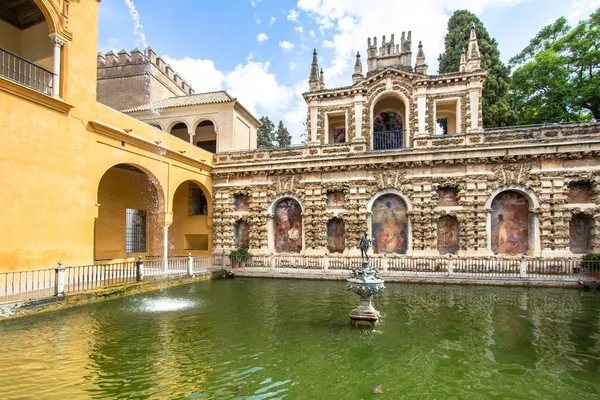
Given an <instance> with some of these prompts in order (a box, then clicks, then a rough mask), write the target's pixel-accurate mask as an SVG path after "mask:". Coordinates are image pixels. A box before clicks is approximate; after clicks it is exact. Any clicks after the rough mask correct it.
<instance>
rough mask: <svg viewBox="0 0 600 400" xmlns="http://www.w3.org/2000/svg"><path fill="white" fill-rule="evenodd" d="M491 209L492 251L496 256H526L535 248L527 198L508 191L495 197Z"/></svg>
mask: <svg viewBox="0 0 600 400" xmlns="http://www.w3.org/2000/svg"><path fill="white" fill-rule="evenodd" d="M491 207H492V215H491V250H492V251H493V252H494V254H509V255H515V254H526V253H527V252H528V251H529V249H530V248H532V247H533V246H531V238H530V232H531V229H530V225H531V221H530V220H531V218H530V215H529V202H528V201H527V198H525V196H523V195H522V194H521V193H519V192H517V191H512V190H508V191H504V192H501V193H499V194H498V195H497V196H496V197H494V200H493V201H492V204H491Z"/></svg>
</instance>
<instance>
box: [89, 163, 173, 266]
mask: <svg viewBox="0 0 600 400" xmlns="http://www.w3.org/2000/svg"><path fill="white" fill-rule="evenodd" d="M162 193H163V192H162V188H161V187H160V185H159V183H158V181H157V180H156V178H155V177H154V176H152V175H151V174H149V173H148V172H145V171H142V169H140V168H139V167H136V166H133V165H130V164H118V165H115V166H114V167H112V168H110V169H109V170H108V171H106V172H105V173H104V175H103V176H102V178H101V179H100V182H99V184H98V204H99V205H100V206H99V209H98V219H97V220H96V225H95V234H94V252H95V254H94V258H95V259H96V260H106V259H122V258H127V257H135V256H138V255H143V256H146V257H151V256H156V257H158V256H160V255H161V254H162V250H163V244H162V238H163V230H162V226H161V225H160V217H161V214H162V213H164V201H163V195H162Z"/></svg>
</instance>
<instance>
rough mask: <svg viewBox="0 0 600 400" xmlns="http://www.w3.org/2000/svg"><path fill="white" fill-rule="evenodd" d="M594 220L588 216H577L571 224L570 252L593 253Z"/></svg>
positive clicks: (574, 216) (572, 219)
mask: <svg viewBox="0 0 600 400" xmlns="http://www.w3.org/2000/svg"><path fill="white" fill-rule="evenodd" d="M593 224H594V220H593V219H592V217H590V216H589V215H586V214H582V213H579V214H575V215H573V218H571V221H570V222H569V238H570V246H569V247H570V250H571V252H572V253H573V254H586V253H589V252H590V251H592V245H591V244H592V228H593Z"/></svg>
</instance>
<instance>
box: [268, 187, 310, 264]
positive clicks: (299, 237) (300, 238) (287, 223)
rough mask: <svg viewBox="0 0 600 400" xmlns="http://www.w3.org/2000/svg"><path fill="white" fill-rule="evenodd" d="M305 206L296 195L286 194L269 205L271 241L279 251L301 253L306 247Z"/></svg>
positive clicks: (271, 245)
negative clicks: (303, 219) (303, 218)
mask: <svg viewBox="0 0 600 400" xmlns="http://www.w3.org/2000/svg"><path fill="white" fill-rule="evenodd" d="M303 212H304V206H303V204H302V202H301V201H300V199H299V198H297V196H295V195H291V194H288V195H284V196H281V197H279V198H278V199H276V200H275V201H274V202H273V203H272V204H271V206H269V209H268V213H269V214H270V217H271V224H270V233H269V242H270V245H269V247H271V248H272V249H274V250H275V251H276V252H277V253H300V252H301V251H302V250H303V248H304V227H303V223H302V213H303Z"/></svg>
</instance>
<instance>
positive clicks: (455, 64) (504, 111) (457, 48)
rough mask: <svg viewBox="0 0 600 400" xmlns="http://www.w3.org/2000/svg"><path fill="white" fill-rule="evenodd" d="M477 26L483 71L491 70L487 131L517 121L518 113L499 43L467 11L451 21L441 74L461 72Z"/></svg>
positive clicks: (485, 111)
mask: <svg viewBox="0 0 600 400" xmlns="http://www.w3.org/2000/svg"><path fill="white" fill-rule="evenodd" d="M473 23H474V24H475V32H476V33H477V41H478V44H479V51H480V53H481V58H482V60H481V68H482V69H484V70H488V71H489V75H488V78H487V80H486V82H485V84H484V85H483V110H482V112H483V126H484V127H486V128H492V127H498V126H510V125H514V124H515V122H516V115H515V112H514V111H513V110H512V109H511V107H510V103H509V101H508V96H507V93H508V89H509V82H510V79H509V73H510V69H509V68H508V67H506V66H505V65H504V63H502V61H500V51H499V50H498V42H496V39H494V38H492V37H490V34H489V33H488V31H487V30H486V29H485V26H484V25H483V23H482V22H481V20H480V19H479V18H477V16H476V15H475V14H473V13H472V12H470V11H467V10H457V11H455V12H454V14H452V17H450V19H449V20H448V34H447V35H446V38H445V41H444V45H445V51H444V53H443V54H440V56H439V58H438V61H439V69H438V72H439V73H441V74H443V73H448V72H458V70H459V68H460V53H461V51H462V49H465V51H467V49H468V48H469V38H470V35H471V25H472V24H473Z"/></svg>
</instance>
